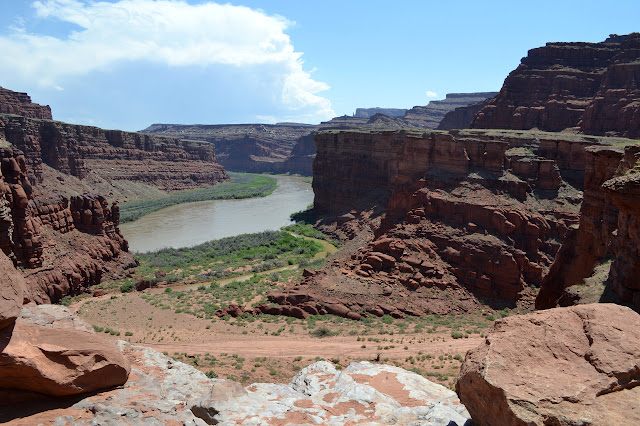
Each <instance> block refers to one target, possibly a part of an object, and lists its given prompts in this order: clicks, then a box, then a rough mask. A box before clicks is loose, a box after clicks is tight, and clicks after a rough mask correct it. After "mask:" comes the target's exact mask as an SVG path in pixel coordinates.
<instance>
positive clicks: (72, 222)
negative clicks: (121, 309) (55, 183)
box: [0, 147, 135, 303]
mask: <svg viewBox="0 0 640 426" xmlns="http://www.w3.org/2000/svg"><path fill="white" fill-rule="evenodd" d="M0 162H1V164H2V176H1V177H0V249H2V251H3V252H4V254H5V255H7V256H8V257H9V258H10V259H11V260H12V261H13V263H14V264H15V265H16V266H19V267H21V269H22V273H23V275H24V277H25V279H26V282H27V284H28V293H29V299H31V300H33V301H35V302H37V303H51V302H56V301H58V300H60V299H61V298H62V297H64V296H66V295H76V294H80V293H83V292H85V291H87V289H88V287H89V286H91V285H95V284H99V283H100V282H101V279H102V278H103V276H105V275H111V276H113V275H118V274H122V273H123V272H124V271H125V270H126V269H128V268H130V267H132V266H134V265H135V260H134V259H133V256H132V255H131V254H130V253H128V244H127V241H126V240H125V239H124V237H123V236H122V234H121V233H120V230H119V229H118V224H119V221H120V216H119V209H118V206H117V204H113V205H111V206H110V205H109V204H108V202H107V200H106V199H105V198H104V197H102V196H100V195H92V194H83V195H81V196H74V197H66V196H62V195H59V194H53V195H50V196H42V195H40V196H36V195H35V191H34V190H33V187H32V185H31V183H30V181H29V178H28V177H27V175H28V167H27V164H26V160H25V157H24V155H22V152H21V151H19V150H18V149H16V148H15V147H6V148H0Z"/></svg>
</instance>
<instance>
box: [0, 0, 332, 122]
mask: <svg viewBox="0 0 640 426" xmlns="http://www.w3.org/2000/svg"><path fill="white" fill-rule="evenodd" d="M32 6H33V9H34V11H35V13H36V15H37V17H38V18H39V19H41V20H46V21H59V22H63V23H65V24H67V25H69V24H74V25H75V27H74V28H75V29H74V30H73V31H71V32H70V33H68V34H66V35H65V36H54V35H47V34H38V33H33V32H30V31H29V30H28V29H25V27H24V25H23V24H22V23H20V25H18V26H14V27H12V28H11V29H10V33H9V34H6V35H0V51H2V52H3V60H2V61H0V74H1V75H9V74H11V75H12V76H14V78H15V76H20V77H19V78H20V79H23V80H24V81H29V82H32V83H33V82H36V83H37V84H38V85H39V86H41V87H47V88H61V87H62V88H64V86H65V85H64V83H65V81H69V79H73V78H82V77H83V76H86V75H88V74H91V73H95V72H101V73H102V72H109V70H110V69H113V68H116V67H118V66H121V65H123V64H131V63H137V62H144V63H149V64H152V65H153V64H155V65H158V66H162V67H169V68H172V69H180V68H189V67H200V68H202V67H205V68H206V67H218V68H219V67H220V66H223V67H227V68H231V69H239V70H243V71H244V70H251V72H252V73H256V75H260V74H262V75H260V76H259V77H257V78H261V79H265V78H268V79H269V82H270V83H269V85H268V87H269V90H273V91H275V92H277V93H274V94H273V95H272V96H273V99H274V102H276V103H278V102H279V103H280V105H276V107H278V106H279V107H283V108H284V110H285V111H287V112H289V114H290V115H291V116H294V117H296V116H300V117H308V118H310V119H316V120H323V119H327V118H330V117H332V116H334V115H335V114H334V112H333V110H332V108H331V103H330V101H329V100H328V99H326V98H323V97H322V96H319V95H318V93H319V92H322V91H324V90H327V89H328V88H329V86H328V85H327V84H326V83H322V82H318V81H315V80H314V79H313V78H312V76H311V74H310V73H309V72H307V71H305V70H304V68H303V61H302V59H301V56H302V54H301V53H299V52H296V51H295V50H294V47H293V44H292V42H291V40H290V38H289V36H288V35H287V34H286V33H285V31H286V29H287V28H288V27H289V26H290V25H291V22H290V21H288V20H287V19H285V18H284V17H280V16H273V15H268V14H266V13H265V12H263V11H261V10H253V9H250V8H248V7H243V6H233V5H230V4H217V3H212V2H207V3H202V4H195V5H192V4H189V3H186V2H185V1H179V0H119V1H116V2H106V1H98V2H95V1H87V0H40V1H35V2H33V3H32ZM265 73H267V75H266V77H265V75H264V74H265ZM266 112H267V113H268V112H269V111H266Z"/></svg>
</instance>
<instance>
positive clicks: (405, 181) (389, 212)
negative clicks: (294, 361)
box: [271, 130, 632, 318]
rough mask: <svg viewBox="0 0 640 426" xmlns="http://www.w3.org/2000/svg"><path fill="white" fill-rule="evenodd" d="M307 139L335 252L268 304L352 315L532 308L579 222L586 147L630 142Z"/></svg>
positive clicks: (334, 135)
mask: <svg viewBox="0 0 640 426" xmlns="http://www.w3.org/2000/svg"><path fill="white" fill-rule="evenodd" d="M315 140H316V145H317V150H318V154H317V156H316V160H315V162H314V180H313V188H314V192H315V201H314V209H315V212H316V214H317V215H319V216H320V217H321V218H322V221H321V223H320V225H319V226H321V227H322V228H323V230H325V231H328V232H330V233H333V234H334V235H336V236H337V237H339V238H342V239H343V240H345V241H347V242H346V243H345V249H344V254H342V255H338V257H336V258H335V259H334V261H333V262H331V263H330V265H328V266H326V267H324V268H322V269H321V270H319V271H317V272H308V273H307V274H306V275H305V278H303V280H302V282H301V283H299V284H297V285H294V286H292V287H290V288H289V289H287V291H285V293H284V294H274V295H272V298H271V301H273V302H276V303H280V304H284V305H292V306H298V307H300V308H301V309H303V310H304V311H305V312H307V313H315V312H318V313H325V312H328V313H334V314H337V315H341V316H347V317H350V318H358V317H360V316H361V315H362V314H363V313H364V312H368V313H372V314H375V315H383V314H389V315H393V316H396V317H401V316H403V315H407V314H409V315H414V314H415V315H417V314H420V313H424V312H437V313H448V312H451V311H467V310H473V309H476V308H478V307H479V306H482V305H483V304H484V305H486V304H488V305H489V306H491V307H494V308H500V309H502V308H504V307H506V306H510V307H523V308H527V309H528V308H531V307H532V304H533V299H534V297H535V293H536V290H535V287H537V286H539V285H540V284H541V283H542V279H543V276H544V275H545V273H546V272H547V270H548V268H549V267H550V265H551V264H552V262H553V259H554V258H555V257H556V253H557V251H558V249H559V248H560V245H561V242H562V241H563V239H564V238H565V234H566V233H567V230H568V229H570V228H572V227H573V226H575V225H577V223H578V219H579V206H580V203H581V200H582V192H581V187H580V186H576V185H578V183H579V182H582V181H583V177H584V174H585V168H586V167H591V166H590V165H589V163H588V161H587V160H588V159H590V158H591V157H590V156H589V154H588V151H589V149H591V148H589V147H590V146H601V147H602V149H609V150H614V151H615V150H616V149H617V148H615V147H614V145H615V144H618V143H632V141H630V140H623V139H609V138H596V137H583V136H575V135H561V134H553V133H544V132H516V131H480V130H465V131H451V132H438V131H426V132H421V131H370V132H365V131H360V132H354V131H323V132H319V133H317V134H316V138H315ZM589 185H591V184H590V183H589ZM590 196H591V195H590V193H587V198H588V197H590Z"/></svg>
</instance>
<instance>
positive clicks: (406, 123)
mask: <svg viewBox="0 0 640 426" xmlns="http://www.w3.org/2000/svg"><path fill="white" fill-rule="evenodd" d="M494 95H495V92H480V93H450V94H447V96H446V99H443V100H438V101H431V102H430V103H429V104H428V105H426V106H416V107H414V108H412V109H410V110H404V109H395V108H358V109H357V111H356V114H355V115H354V116H346V115H345V116H341V117H335V118H333V119H332V120H329V121H327V122H323V123H320V124H319V125H317V126H312V125H305V124H297V123H278V124H221V125H178V124H153V125H151V126H149V127H148V128H146V129H144V130H143V132H145V133H152V134H156V135H163V136H168V137H179V138H188V139H193V140H199V141H207V142H210V143H212V144H214V145H215V148H216V154H217V158H218V161H219V162H220V164H222V165H223V166H224V167H225V168H226V169H228V170H231V171H239V172H257V173H261V172H269V173H299V174H302V175H307V176H311V174H312V169H311V164H312V163H313V158H314V157H315V145H313V143H312V139H313V133H314V132H316V131H318V130H325V129H358V128H366V129H407V128H414V127H419V128H428V129H433V128H435V127H437V126H438V123H439V122H440V120H442V117H444V115H445V114H446V113H447V112H449V111H452V110H454V109H455V108H457V107H462V106H466V105H469V104H472V103H475V102H479V101H483V100H485V99H487V98H490V97H493V96H494Z"/></svg>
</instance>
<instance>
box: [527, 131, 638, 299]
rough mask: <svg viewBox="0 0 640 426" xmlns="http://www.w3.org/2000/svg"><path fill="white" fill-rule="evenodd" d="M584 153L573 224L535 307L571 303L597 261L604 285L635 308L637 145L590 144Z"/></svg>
mask: <svg viewBox="0 0 640 426" xmlns="http://www.w3.org/2000/svg"><path fill="white" fill-rule="evenodd" d="M586 154H587V161H586V164H587V168H586V174H585V191H584V201H583V204H582V208H581V210H580V223H579V227H577V228H574V229H571V230H570V231H569V233H568V235H567V238H566V239H565V241H564V243H563V245H562V247H561V248H560V251H559V252H558V256H556V259H555V261H554V263H553V265H552V266H551V268H550V269H549V272H548V274H547V275H546V276H545V277H544V280H543V282H542V287H541V289H540V293H539V294H538V297H537V299H536V307H537V308H538V309H547V308H552V307H555V306H558V305H562V306H566V305H569V304H573V303H576V302H577V301H578V300H579V299H580V296H577V295H576V294H579V292H580V289H581V288H584V287H585V286H587V285H592V286H593V285H594V284H586V283H585V281H584V280H585V279H586V278H589V277H590V276H591V275H592V274H594V269H595V268H596V267H598V266H600V267H604V268H605V270H604V273H605V276H604V280H605V281H604V286H605V287H606V288H607V289H609V290H610V291H611V292H612V293H613V295H614V296H615V297H617V301H619V302H622V303H628V304H631V305H633V306H635V307H636V308H640V286H638V280H637V277H638V273H640V260H639V259H638V252H639V250H640V235H639V234H638V223H640V222H639V220H640V219H639V218H640V209H639V208H638V201H637V200H638V195H640V179H639V178H638V177H639V176H640V175H639V174H638V169H639V167H640V147H639V146H638V145H637V144H628V145H627V146H626V147H625V146H614V147H596V146H594V147H590V148H588V149H587V150H586ZM607 260H609V262H607ZM607 274H608V275H607ZM600 292H601V290H600Z"/></svg>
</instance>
